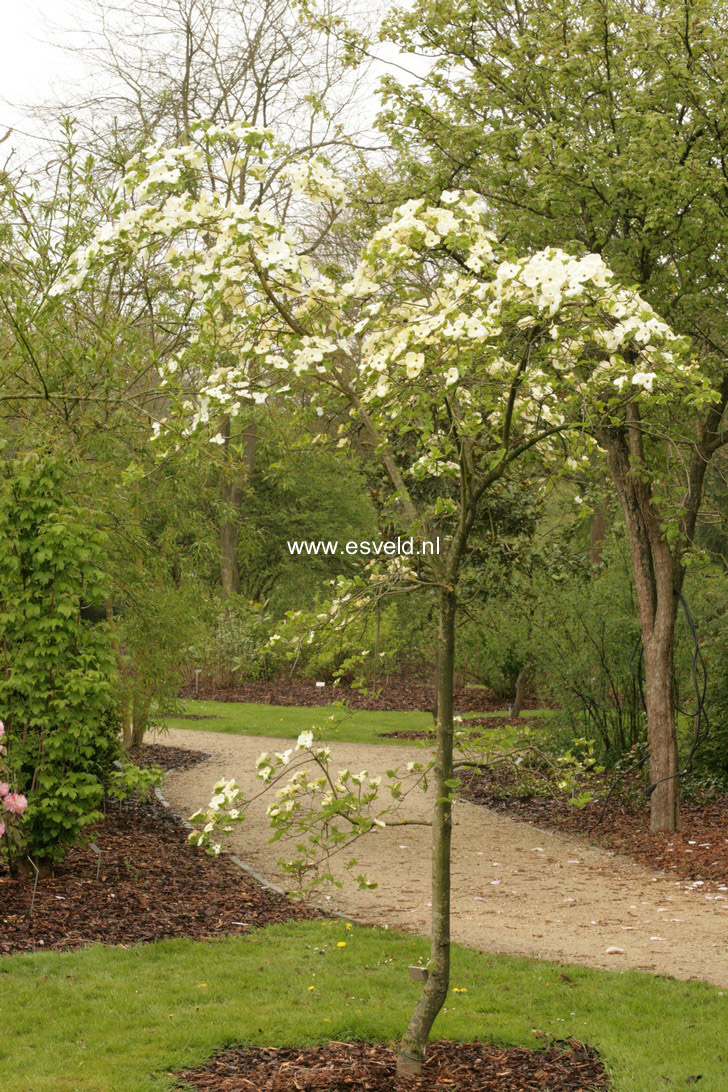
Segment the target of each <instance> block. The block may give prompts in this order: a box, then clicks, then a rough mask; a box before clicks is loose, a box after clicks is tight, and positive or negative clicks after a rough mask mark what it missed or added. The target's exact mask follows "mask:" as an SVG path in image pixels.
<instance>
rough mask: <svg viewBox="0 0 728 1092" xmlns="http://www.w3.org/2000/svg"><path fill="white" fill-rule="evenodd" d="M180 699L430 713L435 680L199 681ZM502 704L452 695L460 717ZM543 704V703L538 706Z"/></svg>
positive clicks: (480, 694)
mask: <svg viewBox="0 0 728 1092" xmlns="http://www.w3.org/2000/svg"><path fill="white" fill-rule="evenodd" d="M180 696H181V697H183V698H199V699H200V700H201V701H248V702H257V703H260V704H263V705H300V706H312V705H331V704H332V702H335V701H345V702H346V704H347V705H348V706H350V707H351V708H352V709H370V710H375V711H380V712H384V711H390V710H394V711H403V710H423V711H425V712H427V711H428V710H431V709H432V706H433V700H434V680H433V678H432V676H431V675H430V676H428V675H412V674H407V675H389V676H387V677H386V678H384V679H382V681H381V683H380V684H379V685H378V687H377V689H376V691H375V690H374V689H372V690H370V691H369V692H368V693H364V692H362V691H361V690H357V689H353V688H352V687H350V686H343V685H340V686H334V685H333V684H332V683H328V682H327V683H326V686H319V687H317V686H316V681H315V679H300V678H293V677H291V676H290V675H284V676H282V677H279V678H276V679H267V680H259V681H257V682H248V683H244V684H242V685H241V686H236V687H228V688H225V689H220V688H217V687H214V686H208V685H207V684H206V683H205V681H204V679H200V684H199V689H198V690H196V689H195V685H194V683H191V684H190V685H189V686H186V687H184V689H183V690H182V691H181V692H180ZM505 704H507V703H506V702H504V701H503V700H500V701H493V699H492V695H490V694H489V693H488V691H486V690H481V689H479V688H478V687H472V686H463V687H459V688H458V689H457V690H456V691H455V708H456V710H457V711H458V712H459V713H485V712H489V711H490V710H498V709H502V708H503V706H504V705H505ZM541 704H543V703H541ZM537 705H538V703H536V702H533V703H529V702H527V703H526V707H527V708H531V709H534V708H537Z"/></svg>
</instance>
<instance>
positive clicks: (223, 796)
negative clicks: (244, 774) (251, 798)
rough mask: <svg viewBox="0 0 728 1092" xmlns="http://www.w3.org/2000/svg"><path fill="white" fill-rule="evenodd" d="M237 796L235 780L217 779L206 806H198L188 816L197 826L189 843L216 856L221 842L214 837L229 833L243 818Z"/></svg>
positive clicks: (238, 795) (238, 791)
mask: <svg viewBox="0 0 728 1092" xmlns="http://www.w3.org/2000/svg"><path fill="white" fill-rule="evenodd" d="M239 797H240V789H239V787H238V785H237V783H236V782H235V781H233V780H225V779H223V780H221V781H218V782H217V784H216V785H215V786H214V788H213V790H212V797H211V799H210V803H209V804H208V805H207V807H206V808H200V809H199V810H198V811H196V812H194V814H193V815H191V816H190V818H189V822H190V823H192V824H193V826H197V827H198V828H199V829H198V830H194V831H192V833H191V834H190V836H189V839H188V840H189V841H190V842H191V844H192V845H194V846H205V847H207V851H208V853H210V854H211V855H212V856H214V857H217V856H218V855H219V854H220V853H221V851H222V842H221V841H217V840H216V839H217V838H220V837H223V836H224V835H226V834H230V833H231V832H232V830H233V827H234V826H235V825H236V824H237V823H242V821H243V819H244V815H243V811H242V809H241V808H240V807H239V806H238V802H239Z"/></svg>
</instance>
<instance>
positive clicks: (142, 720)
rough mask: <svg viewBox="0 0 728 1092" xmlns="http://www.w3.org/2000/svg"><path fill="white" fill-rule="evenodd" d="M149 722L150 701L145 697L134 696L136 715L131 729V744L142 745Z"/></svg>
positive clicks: (133, 745)
mask: <svg viewBox="0 0 728 1092" xmlns="http://www.w3.org/2000/svg"><path fill="white" fill-rule="evenodd" d="M148 724H149V701H148V700H147V699H145V698H140V697H135V698H134V716H133V721H132V729H131V746H132V747H141V745H142V743H143V742H144V733H145V732H146V730H147V726H148Z"/></svg>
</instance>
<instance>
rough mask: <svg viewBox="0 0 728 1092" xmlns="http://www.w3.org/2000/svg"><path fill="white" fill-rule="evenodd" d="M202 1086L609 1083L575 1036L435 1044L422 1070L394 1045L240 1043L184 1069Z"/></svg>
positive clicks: (488, 1089)
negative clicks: (402, 1064)
mask: <svg viewBox="0 0 728 1092" xmlns="http://www.w3.org/2000/svg"><path fill="white" fill-rule="evenodd" d="M178 1077H179V1078H180V1081H181V1082H184V1083H181V1084H180V1086H179V1087H180V1088H189V1087H192V1088H195V1089H197V1090H198V1092H252V1090H253V1089H255V1092H314V1090H315V1092H352V1090H356V1092H445V1090H446V1089H447V1090H449V1092H455V1090H458V1092H526V1090H529V1092H530V1090H532V1089H533V1090H543V1089H550V1090H553V1092H556V1090H558V1092H569V1090H572V1089H573V1090H575V1092H577V1090H578V1092H590V1090H596V1089H606V1088H608V1087H609V1084H608V1081H607V1075H606V1071H605V1069H604V1067H603V1065H602V1063H601V1062H600V1060H599V1057H598V1056H597V1054H596V1053H595V1052H594V1051H593V1050H592V1049H591V1048H590V1047H587V1046H584V1045H583V1044H581V1043H578V1042H576V1041H573V1040H569V1041H568V1042H562V1043H558V1044H554V1045H553V1046H550V1047H549V1048H548V1049H547V1050H543V1051H539V1050H527V1049H525V1048H520V1047H508V1048H504V1047H497V1046H492V1045H490V1044H487V1043H452V1042H438V1043H431V1044H430V1046H429V1047H428V1050H427V1058H426V1060H425V1065H424V1072H423V1075H422V1076H421V1077H408V1078H400V1079H399V1080H398V1079H397V1078H396V1076H395V1055H394V1051H393V1050H391V1049H390V1048H389V1047H385V1046H379V1045H371V1044H369V1043H329V1044H328V1045H326V1046H322V1047H306V1048H297V1047H293V1048H291V1047H286V1048H281V1049H272V1048H271V1049H268V1048H262V1049H256V1050H254V1049H250V1048H235V1049H232V1050H226V1051H225V1053H224V1054H220V1055H218V1056H217V1057H215V1058H213V1059H211V1060H210V1062H208V1063H207V1065H204V1066H200V1067H199V1068H198V1069H192V1070H187V1071H186V1072H184V1073H181V1074H178Z"/></svg>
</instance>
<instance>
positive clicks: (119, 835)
mask: <svg viewBox="0 0 728 1092" xmlns="http://www.w3.org/2000/svg"><path fill="white" fill-rule="evenodd" d="M143 752H144V754H143V760H144V761H145V762H149V761H151V760H153V761H155V762H156V763H158V764H159V765H162V766H163V767H164V768H166V769H169V768H170V767H171V766H172V765H173V764H175V763H176V764H177V768H180V766H179V763H181V762H185V761H189V758H190V754H189V752H188V751H184V750H182V749H179V748H171V747H164V746H160V745H158V744H157V745H154V746H151V747H145V748H143ZM174 752H177V753H174ZM193 757H195V758H196V757H197V756H193ZM92 838H93V840H94V842H95V844H96V845H97V846H98V848H99V849H100V851H101V858H100V859H101V868H100V871H99V876H98V879H97V878H96V869H97V862H98V860H99V858H98V855H97V854H96V853H94V852H93V850H92V849H90V848H75V849H73V850H71V852H70V853H69V854H68V857H67V858H66V860H65V861H64V862H63V863H62V864H61V865H59V866H58V867H57V869H56V873H55V875H53V876H51V877H49V878H41V880H40V881H39V883H38V889H37V892H36V896H35V905H34V909H33V914H32V916H31V915H30V904H31V895H32V889H33V883H32V881H31V880H26V879H22V880H19V879H11V877H10V876H9V875H8V874H7V872H3V871H2V870H0V955H9V954H10V953H13V952H32V951H38V950H41V951H43V950H45V951H47V950H49V949H50V950H54V951H58V950H61V949H70V948H78V947H80V946H81V945H83V944H90V943H92V942H101V943H103V944H122V945H129V944H138V943H142V942H147V941H155V940H165V939H170V938H172V937H190V938H192V939H195V940H202V939H207V938H209V937H215V936H221V935H223V934H244V933H247V932H249V931H250V930H251V929H254V928H257V927H258V926H263V925H272V924H275V923H277V922H282V921H291V920H301V919H304V918H318V917H321V916H323V915H322V914H320V913H319V912H317V911H315V910H312V909H309V908H307V907H303V906H299V905H296V904H294V903H291V902H290V901H289V900H288V899H286V898H285V897H284V896H282V895H277V894H275V893H274V892H271V891H267V890H266V889H265V888H263V887H261V886H260V885H259V884H257V883H256V882H255V881H254V880H253V879H252V878H250V877H248V876H246V875H245V874H244V873H242V872H241V871H240V870H239V869H238V868H236V867H235V865H233V864H232V862H231V861H229V860H227V859H226V858H225V857H224V856H221V857H217V858H215V857H210V856H208V855H207V854H206V853H205V852H204V850H201V849H197V848H196V847H195V846H191V845H190V844H189V843H188V841H187V831H186V830H185V828H184V827H183V826H182V824H181V823H180V821H179V820H178V819H177V818H175V817H174V816H172V815H171V814H170V813H169V812H168V811H167V809H166V808H164V807H163V806H162V805H161V804H160V803H159V801H158V800H157V799H156V797H153V798H152V799H151V800H150V801H146V802H143V801H138V800H136V801H127V802H125V803H123V804H118V803H111V802H110V803H109V804H108V805H107V813H106V820H105V822H103V823H100V824H98V826H97V827H96V828H95V829H94V830H93V832H92Z"/></svg>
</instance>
